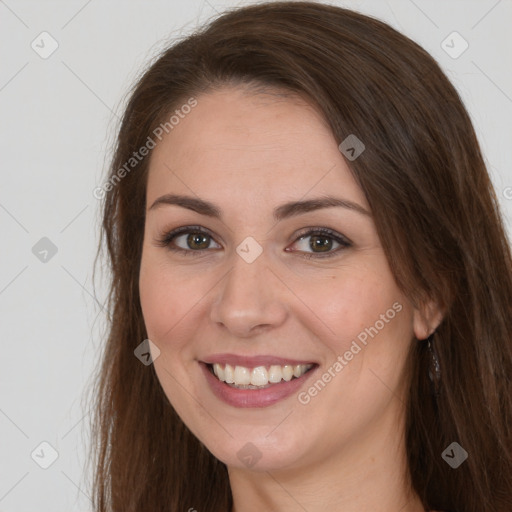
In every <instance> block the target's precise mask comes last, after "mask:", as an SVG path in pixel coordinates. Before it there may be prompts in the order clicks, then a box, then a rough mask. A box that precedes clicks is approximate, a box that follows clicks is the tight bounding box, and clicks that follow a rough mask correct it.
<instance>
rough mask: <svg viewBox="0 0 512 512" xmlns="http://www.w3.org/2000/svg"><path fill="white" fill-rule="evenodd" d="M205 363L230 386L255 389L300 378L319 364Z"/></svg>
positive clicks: (213, 373)
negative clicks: (251, 365)
mask: <svg viewBox="0 0 512 512" xmlns="http://www.w3.org/2000/svg"><path fill="white" fill-rule="evenodd" d="M205 364H206V367H207V369H208V370H209V372H210V373H211V374H212V375H214V376H215V377H216V378H217V379H218V380H219V381H220V382H223V383H224V384H226V385H228V386H229V387H231V388H234V389H253V390H257V389H266V388H269V387H272V386H275V385H279V384H281V383H283V382H290V381H292V380H296V379H300V378H301V377H302V376H304V375H305V374H307V373H308V372H310V371H311V370H312V369H313V368H315V367H316V366H317V365H316V364H315V363H308V364H284V365H267V366H255V367H247V366H238V365H237V366H234V365H230V364H219V363H213V364H212V363H205Z"/></svg>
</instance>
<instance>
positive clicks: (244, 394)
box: [199, 363, 316, 407]
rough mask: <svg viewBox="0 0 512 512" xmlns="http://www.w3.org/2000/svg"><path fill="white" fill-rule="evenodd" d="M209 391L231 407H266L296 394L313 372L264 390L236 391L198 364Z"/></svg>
mask: <svg viewBox="0 0 512 512" xmlns="http://www.w3.org/2000/svg"><path fill="white" fill-rule="evenodd" d="M199 364H200V366H201V368H202V370H203V373H204V375H205V377H206V381H207V382H208V384H209V385H210V388H211V390H212V391H213V393H214V394H215V395H216V396H217V398H220V399H221V400H222V401H223V402H225V403H227V404H229V405H232V406H233V407H268V406H269V405H272V404H275V403H276V402H279V401H281V400H284V399H285V398H287V397H289V396H290V395H293V394H294V393H296V392H297V391H298V390H299V389H300V388H301V387H302V386H303V385H304V383H305V382H306V381H307V380H308V379H309V377H310V376H311V375H312V374H313V373H314V372H315V370H316V368H312V369H311V370H309V371H308V372H306V373H305V374H304V375H301V376H300V377H299V378H295V379H292V380H290V381H288V382H286V381H281V382H280V383H279V384H273V385H272V386H269V387H268V388H264V389H237V388H232V387H231V386H229V385H228V384H226V383H225V382H222V381H220V380H219V379H217V377H216V376H215V375H214V374H213V373H212V372H211V371H210V370H209V368H208V366H207V365H206V364H205V363H199Z"/></svg>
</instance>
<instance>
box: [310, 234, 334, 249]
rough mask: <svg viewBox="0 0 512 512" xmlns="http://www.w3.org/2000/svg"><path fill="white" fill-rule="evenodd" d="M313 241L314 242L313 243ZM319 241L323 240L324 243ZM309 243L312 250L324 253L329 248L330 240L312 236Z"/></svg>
mask: <svg viewBox="0 0 512 512" xmlns="http://www.w3.org/2000/svg"><path fill="white" fill-rule="evenodd" d="M313 240H314V242H313ZM319 240H324V243H321V242H319ZM311 241H312V243H313V247H312V248H313V249H314V248H317V249H320V252H326V251H328V250H329V249H330V248H331V244H332V240H331V239H330V238H329V237H325V236H313V237H311Z"/></svg>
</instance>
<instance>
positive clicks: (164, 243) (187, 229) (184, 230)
mask: <svg viewBox="0 0 512 512" xmlns="http://www.w3.org/2000/svg"><path fill="white" fill-rule="evenodd" d="M192 233H194V234H198V233H200V234H204V235H207V236H209V237H210V238H211V239H213V236H212V235H211V233H210V232H209V231H208V230H206V229H204V228H202V227H201V226H183V227H180V228H176V229H173V230H172V231H169V232H167V233H164V234H163V235H162V236H161V237H160V238H159V239H158V240H156V243H157V245H158V246H159V247H166V248H167V249H169V250H170V251H174V252H178V253H181V254H183V255H185V256H199V255H201V253H203V252H204V251H208V249H198V250H193V249H183V248H181V247H172V246H171V242H172V241H173V240H174V239H175V238H176V237H178V236H179V235H182V234H192ZM313 235H323V236H324V237H326V238H332V239H333V240H334V241H335V242H337V243H339V244H340V246H341V247H338V248H337V249H335V250H333V251H329V252H327V253H316V252H310V253H302V254H300V256H301V257H302V258H305V259H311V258H313V257H314V258H330V257H332V256H335V255H336V254H338V252H340V251H341V250H343V249H347V248H349V247H351V246H352V243H351V242H349V240H348V239H346V238H345V237H343V236H341V235H340V234H338V233H336V232H335V231H332V230H331V229H328V228H311V229H307V230H306V231H305V232H303V233H301V234H299V235H298V237H297V239H296V240H295V241H294V243H295V242H297V241H299V240H300V239H302V238H307V237H309V236H313ZM293 252H299V253H301V251H293Z"/></svg>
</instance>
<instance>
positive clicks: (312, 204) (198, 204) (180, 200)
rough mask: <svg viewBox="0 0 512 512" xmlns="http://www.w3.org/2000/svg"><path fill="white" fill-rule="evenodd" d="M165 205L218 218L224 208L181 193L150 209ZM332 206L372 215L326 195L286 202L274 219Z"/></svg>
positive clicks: (160, 201)
mask: <svg viewBox="0 0 512 512" xmlns="http://www.w3.org/2000/svg"><path fill="white" fill-rule="evenodd" d="M164 205H177V206H181V207H183V208H188V209H189V210H193V211H194V212H197V213H199V214H201V215H207V216H208V217H213V218H216V219H220V218H221V217H222V210H221V209H220V208H219V207H218V206H216V205H214V204H213V203H210V202H209V201H205V200H203V199H199V198H197V197H192V196H184V195H179V194H165V195H163V196H161V197H159V198H158V199H156V200H155V202H154V203H153V204H152V205H151V206H150V207H149V209H148V211H149V210H154V209H156V208H159V207H161V206H164ZM332 207H342V208H347V209H349V210H353V211H355V212H358V213H361V214H363V215H367V216H369V217H371V214H370V212H369V211H367V210H366V209H365V208H363V207H362V206H361V205H359V204H357V203H354V202H353V201H349V200H347V199H341V198H337V197H333V196H324V197H317V198H314V199H308V200H305V201H290V202H288V203H284V204H282V205H281V206H278V207H277V208H275V209H274V212H273V217H274V220H276V221H281V220H283V219H287V218H290V217H294V216H296V215H301V214H303V213H307V212H311V211H314V210H320V209H322V208H332Z"/></svg>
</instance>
